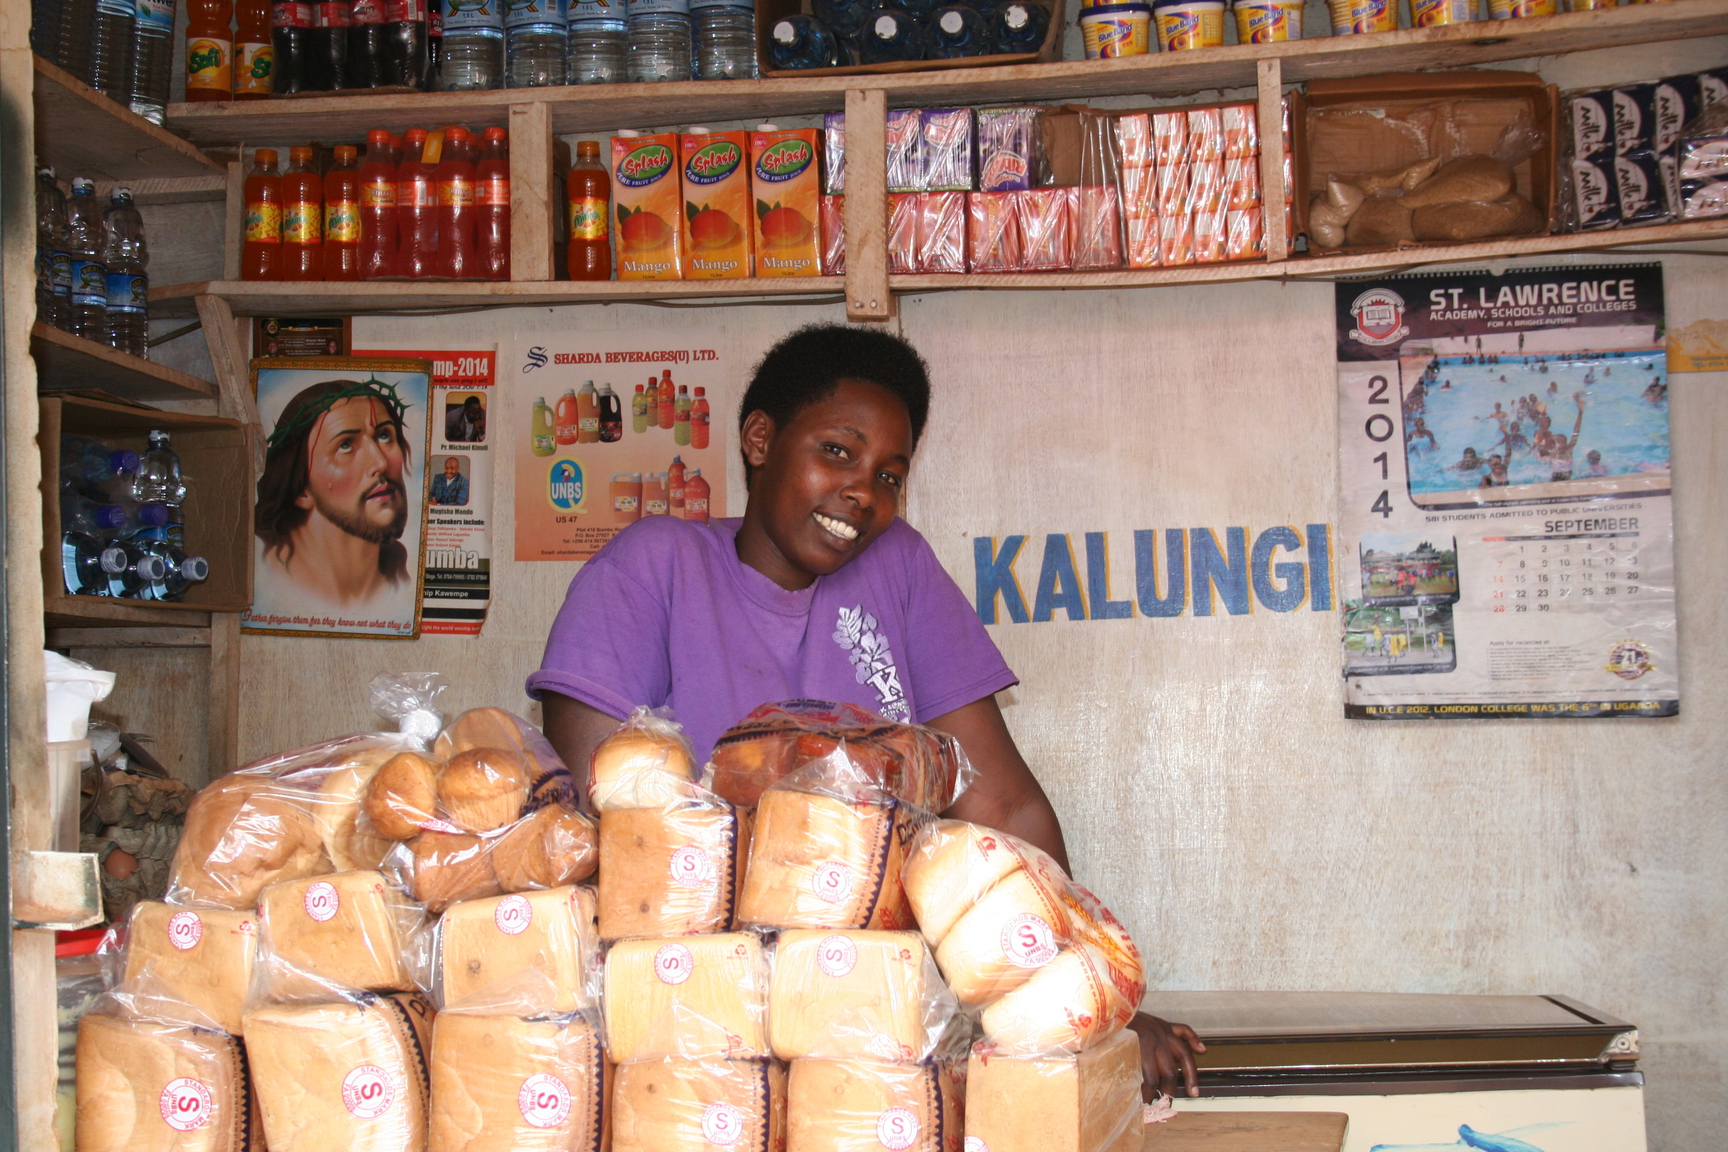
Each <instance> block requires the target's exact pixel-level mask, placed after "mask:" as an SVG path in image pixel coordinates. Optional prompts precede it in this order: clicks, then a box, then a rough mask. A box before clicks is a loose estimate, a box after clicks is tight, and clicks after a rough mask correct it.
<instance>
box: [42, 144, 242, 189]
mask: <svg viewBox="0 0 1728 1152" xmlns="http://www.w3.org/2000/svg"><path fill="white" fill-rule="evenodd" d="M271 155H275V153H271ZM72 191H74V192H94V191H96V181H94V180H92V179H90V177H88V176H74V177H72Z"/></svg>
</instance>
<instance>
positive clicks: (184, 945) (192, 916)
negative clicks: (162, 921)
mask: <svg viewBox="0 0 1728 1152" xmlns="http://www.w3.org/2000/svg"><path fill="white" fill-rule="evenodd" d="M203 938H204V921H203V919H201V918H200V917H199V915H198V913H196V912H176V913H174V915H172V916H170V917H168V943H170V944H172V945H174V947H175V948H177V949H179V950H180V951H182V952H185V951H186V950H188V949H190V948H196V947H197V946H198V941H200V940H202V939H203Z"/></svg>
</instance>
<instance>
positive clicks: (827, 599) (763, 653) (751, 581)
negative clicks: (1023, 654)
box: [528, 516, 1017, 763]
mask: <svg viewBox="0 0 1728 1152" xmlns="http://www.w3.org/2000/svg"><path fill="white" fill-rule="evenodd" d="M739 523H740V521H738V520H716V521H714V522H713V524H712V525H710V526H708V527H706V528H705V527H703V526H702V525H700V524H695V523H691V522H688V521H684V520H674V519H673V518H672V517H670V516H653V517H649V518H647V519H644V520H639V521H637V522H636V523H635V524H632V525H631V526H630V527H628V528H626V529H625V530H624V531H622V532H620V533H619V534H618V535H617V536H615V537H614V538H613V539H612V541H611V543H609V544H607V545H606V547H604V548H602V549H601V550H600V552H599V554H597V555H596V556H595V557H594V558H593V559H592V560H590V561H588V563H586V564H584V565H583V566H582V569H581V571H579V572H577V573H576V578H575V579H574V580H572V581H570V591H569V593H568V594H567V595H566V596H565V597H564V607H562V608H561V609H559V611H558V619H557V620H556V621H554V622H553V624H552V634H551V635H550V636H548V637H547V638H546V655H545V657H544V658H543V659H542V660H541V662H540V670H539V671H538V672H536V673H534V674H533V675H532V676H530V677H528V694H529V695H530V696H534V697H539V696H540V695H541V694H542V693H544V692H557V693H559V694H561V695H564V696H569V697H571V698H573V699H576V700H580V701H582V702H583V703H584V704H587V705H589V706H591V707H593V708H597V709H599V710H600V711H601V712H604V713H606V714H607V715H609V716H616V717H618V718H620V719H622V718H623V717H625V716H627V715H629V713H630V710H631V709H632V708H634V707H635V706H637V705H639V704H647V705H651V706H655V707H658V706H660V705H667V706H670V707H671V709H672V711H673V715H674V717H675V718H676V719H677V720H678V722H679V723H681V724H682V725H683V726H684V732H685V734H686V735H687V736H688V737H689V738H690V743H691V745H692V746H693V747H694V749H695V752H696V756H697V759H698V763H700V762H703V761H706V760H707V758H708V754H709V753H710V752H711V751H712V750H713V748H714V741H715V740H716V739H718V738H719V736H720V734H721V733H722V732H724V731H725V730H726V729H728V728H730V727H731V726H732V725H733V724H736V723H737V722H738V721H739V720H742V719H743V718H744V717H745V716H746V715H748V714H749V712H750V710H751V709H753V708H755V707H756V706H757V705H758V704H764V703H767V702H769V701H773V700H792V699H798V698H807V699H819V700H839V701H850V702H851V703H854V704H859V705H862V706H863V707H865V708H869V709H870V710H871V711H873V712H877V713H879V714H881V715H883V716H886V717H888V718H889V719H890V720H900V721H910V722H912V723H923V722H925V721H927V720H930V719H932V718H934V717H937V716H940V715H942V714H943V713H945V712H951V711H953V710H954V709H955V708H958V707H960V706H961V705H963V704H970V703H972V701H974V700H979V699H982V698H983V697H985V696H988V695H990V694H991V693H993V692H997V691H1000V690H1001V689H1003V688H1006V687H1008V686H1009V685H1011V684H1015V683H1017V681H1016V679H1015V677H1014V673H1013V672H1011V671H1009V669H1008V665H1007V663H1006V662H1005V661H1004V660H1003V659H1002V654H1001V653H1000V652H998V651H997V650H996V645H995V644H994V643H993V642H992V641H991V639H990V637H989V635H988V634H987V633H986V632H985V631H984V625H983V624H982V623H981V622H980V621H979V619H978V615H977V613H975V612H973V611H972V606H971V605H970V604H968V603H967V601H966V597H965V595H964V594H963V593H962V592H961V591H960V589H959V587H958V586H957V585H956V584H955V583H954V580H953V578H952V577H950V576H949V575H948V573H947V572H946V571H944V570H943V568H942V565H941V564H939V563H937V560H936V553H935V552H933V551H932V550H931V548H930V545H929V543H928V542H927V541H926V540H925V539H924V537H922V536H920V535H919V534H918V532H917V530H916V529H914V528H913V527H912V526H911V525H909V524H907V523H906V522H905V521H904V520H895V521H894V523H893V524H892V525H891V526H890V527H889V528H888V530H887V531H886V532H884V533H882V535H881V536H879V537H877V539H876V540H875V541H874V542H873V543H872V544H871V545H870V546H869V547H868V548H867V549H865V550H864V553H863V554H862V555H861V556H859V557H858V558H856V559H855V560H853V561H852V562H851V563H849V564H847V565H846V566H845V567H844V568H841V569H840V570H839V571H838V572H834V573H832V574H831V575H828V576H820V577H818V578H817V579H816V582H815V583H814V584H812V585H810V587H808V588H804V589H801V590H799V591H797V592H788V591H787V590H786V589H784V588H782V587H780V586H779V585H778V584H776V583H774V582H773V581H772V580H770V579H768V577H766V576H764V575H762V573H760V572H758V571H756V570H755V569H754V568H751V567H749V566H747V565H746V564H744V563H743V562H742V561H740V560H739V559H738V551H737V547H736V545H735V543H734V541H735V540H736V538H737V533H738V525H739Z"/></svg>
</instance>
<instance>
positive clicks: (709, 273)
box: [679, 132, 755, 280]
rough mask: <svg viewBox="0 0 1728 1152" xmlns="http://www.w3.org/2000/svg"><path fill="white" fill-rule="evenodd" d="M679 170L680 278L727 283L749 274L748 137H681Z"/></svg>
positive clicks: (751, 231) (752, 266)
mask: <svg viewBox="0 0 1728 1152" xmlns="http://www.w3.org/2000/svg"><path fill="white" fill-rule="evenodd" d="M680 143H681V145H682V150H681V151H680V152H679V156H680V157H681V160H682V163H681V165H680V167H681V168H682V170H683V173H684V177H683V187H684V211H683V213H682V214H681V219H682V221H683V223H682V225H681V226H682V228H683V230H684V278H685V279H686V280H730V279H734V278H736V277H739V276H752V275H754V274H755V261H754V260H752V259H751V256H752V251H751V250H752V247H753V245H752V243H751V241H752V239H753V238H754V235H755V229H753V228H752V227H750V216H751V212H750V165H749V163H748V161H747V160H746V157H747V156H748V155H749V147H750V134H749V133H748V132H709V133H705V134H695V135H686V136H684V137H683V139H682V140H681V141H680Z"/></svg>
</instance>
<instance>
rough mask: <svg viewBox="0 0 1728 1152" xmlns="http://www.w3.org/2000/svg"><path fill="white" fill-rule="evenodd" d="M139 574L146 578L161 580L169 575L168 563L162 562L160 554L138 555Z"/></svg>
mask: <svg viewBox="0 0 1728 1152" xmlns="http://www.w3.org/2000/svg"><path fill="white" fill-rule="evenodd" d="M138 575H140V576H142V577H143V578H144V579H146V580H160V579H162V577H164V576H166V575H168V565H166V564H164V563H162V557H160V556H140V557H138Z"/></svg>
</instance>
